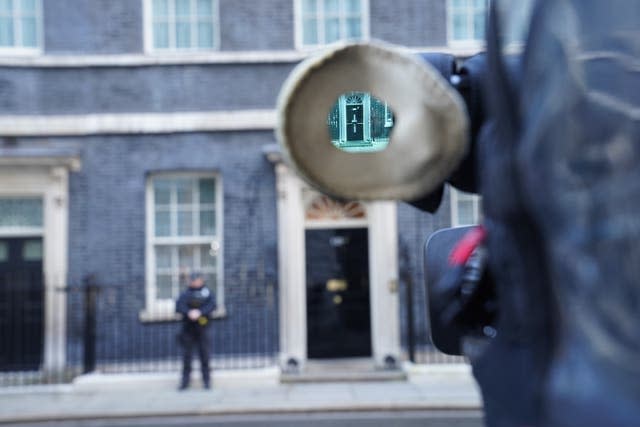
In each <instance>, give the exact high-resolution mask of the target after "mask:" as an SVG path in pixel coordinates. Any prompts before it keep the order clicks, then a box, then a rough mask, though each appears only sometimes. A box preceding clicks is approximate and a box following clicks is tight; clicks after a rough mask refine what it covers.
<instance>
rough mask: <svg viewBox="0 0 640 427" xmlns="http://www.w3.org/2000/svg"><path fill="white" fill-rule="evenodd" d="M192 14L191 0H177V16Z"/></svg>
mask: <svg viewBox="0 0 640 427" xmlns="http://www.w3.org/2000/svg"><path fill="white" fill-rule="evenodd" d="M190 14H191V0H176V16H180V17H188V16H189V15H190Z"/></svg>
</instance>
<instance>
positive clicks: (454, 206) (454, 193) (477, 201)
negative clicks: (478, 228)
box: [449, 187, 482, 227]
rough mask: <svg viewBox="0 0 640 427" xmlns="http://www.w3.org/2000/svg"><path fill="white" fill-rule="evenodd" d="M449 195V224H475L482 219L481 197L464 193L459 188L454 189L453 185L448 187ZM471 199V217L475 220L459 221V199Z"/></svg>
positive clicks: (457, 225) (458, 225)
mask: <svg viewBox="0 0 640 427" xmlns="http://www.w3.org/2000/svg"><path fill="white" fill-rule="evenodd" d="M449 195H450V196H449V197H450V199H449V200H450V204H451V226H452V227H461V226H465V225H476V224H478V223H480V221H481V220H482V208H481V205H482V198H481V197H480V196H478V195H476V194H471V193H465V192H463V191H460V190H456V189H455V188H453V187H449ZM463 200H464V201H471V202H472V203H473V217H474V219H475V222H473V223H471V224H468V223H463V222H461V221H460V215H459V206H458V203H459V202H460V201H463Z"/></svg>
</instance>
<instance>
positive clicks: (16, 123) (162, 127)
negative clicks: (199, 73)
mask: <svg viewBox="0 0 640 427" xmlns="http://www.w3.org/2000/svg"><path fill="white" fill-rule="evenodd" d="M275 124H276V113H275V110H240V111H214V112H186V113H118V114H78V115H51V116H50V115H3V116H0V136H84V135H100V134H162V133H177V132H215V131H234V130H243V131H247V130H272V129H274V127H275Z"/></svg>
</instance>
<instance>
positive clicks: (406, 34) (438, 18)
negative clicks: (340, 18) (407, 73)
mask: <svg viewBox="0 0 640 427" xmlns="http://www.w3.org/2000/svg"><path fill="white" fill-rule="evenodd" d="M369 1H370V8H371V24H370V25H371V37H372V38H376V39H381V40H385V41H388V42H391V43H395V44H400V45H404V46H417V47H423V46H444V45H446V41H447V40H446V39H447V27H446V1H445V0H412V1H395V2H393V1H388V0H369Z"/></svg>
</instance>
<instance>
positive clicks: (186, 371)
mask: <svg viewBox="0 0 640 427" xmlns="http://www.w3.org/2000/svg"><path fill="white" fill-rule="evenodd" d="M208 329H209V328H208V327H207V326H200V325H199V324H198V323H197V322H188V323H185V324H184V329H183V342H182V344H183V346H184V355H183V359H182V382H183V384H189V378H190V376H191V359H192V358H193V349H194V347H195V348H196V349H197V351H198V356H199V358H200V368H201V370H202V381H203V382H204V383H205V384H209V383H210V380H211V377H210V370H209V334H208Z"/></svg>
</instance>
